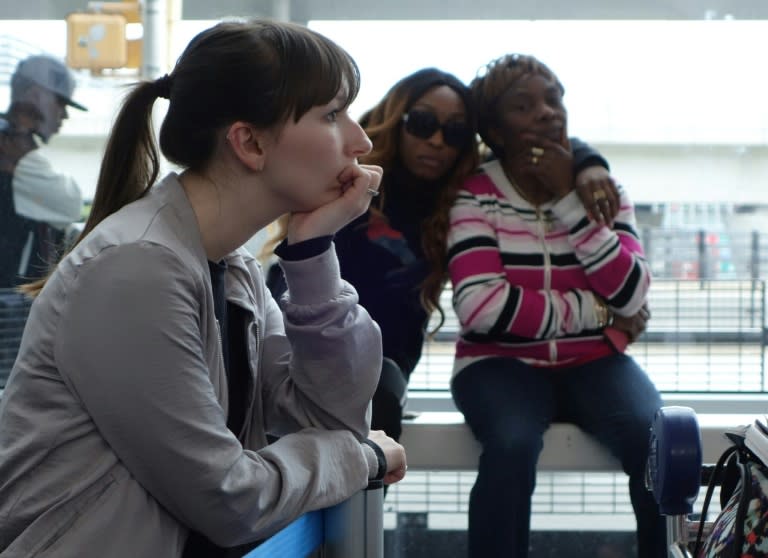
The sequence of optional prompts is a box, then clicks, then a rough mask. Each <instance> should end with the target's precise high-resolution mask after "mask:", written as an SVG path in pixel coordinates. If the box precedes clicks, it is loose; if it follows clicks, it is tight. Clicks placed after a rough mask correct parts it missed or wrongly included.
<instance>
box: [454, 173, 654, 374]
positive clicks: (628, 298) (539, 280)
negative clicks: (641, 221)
mask: <svg viewBox="0 0 768 558" xmlns="http://www.w3.org/2000/svg"><path fill="white" fill-rule="evenodd" d="M620 194H621V208H620V210H619V214H618V215H617V217H616V219H615V222H614V225H613V228H612V229H611V228H609V227H607V226H604V225H600V224H597V223H595V222H594V221H590V220H589V219H588V218H587V213H586V210H585V209H584V206H583V205H582V203H581V201H580V200H579V198H578V196H577V194H576V193H575V192H571V193H570V194H568V195H567V196H565V197H564V198H562V199H560V200H558V201H557V202H555V203H547V204H543V205H541V206H540V207H539V208H538V211H537V209H536V208H535V207H534V206H532V205H531V204H530V203H529V202H527V201H526V200H525V199H523V198H522V197H521V196H520V194H518V193H517V191H516V190H515V188H514V187H513V186H512V184H511V183H510V182H509V180H508V179H507V177H506V175H505V174H504V171H503V170H502V168H501V165H500V164H499V162H498V161H491V162H489V163H486V164H485V165H483V166H482V167H481V172H479V173H478V174H476V175H475V176H473V177H471V178H470V179H469V180H468V181H467V182H466V183H465V184H464V186H463V188H462V189H461V190H460V191H459V195H458V199H457V201H456V203H455V205H454V206H453V208H452V210H451V215H450V232H449V235H448V257H449V270H450V275H451V281H452V283H453V289H454V294H453V305H454V308H455V310H456V314H457V316H458V318H459V321H460V323H461V332H460V336H459V340H458V342H457V345H456V364H455V367H454V374H455V373H458V372H459V371H460V370H462V369H463V368H464V367H466V366H467V365H468V364H470V363H471V362H474V361H476V360H478V359H482V358H488V357H494V356H508V357H514V358H519V359H521V360H523V361H525V362H528V363H530V364H532V365H535V366H546V367H564V366H568V365H572V364H576V363H578V362H584V361H587V360H590V359H591V358H598V357H600V356H604V355H607V354H609V353H610V352H611V348H610V347H609V345H608V344H607V343H606V342H605V340H604V339H603V336H602V332H601V330H600V329H598V327H597V324H598V320H597V316H596V312H595V294H597V295H599V296H600V297H602V298H603V299H604V300H606V301H607V303H608V305H609V306H610V308H611V309H612V310H613V311H614V312H615V313H616V314H618V315H622V316H631V315H633V314H635V313H637V312H638V311H639V310H640V308H641V306H642V305H643V303H644V302H645V300H646V295H647V293H648V288H649V285H650V270H649V268H648V265H647V263H646V261H645V259H644V255H643V249H642V246H641V244H640V241H639V239H638V235H637V232H636V230H635V214H634V208H633V206H632V204H631V202H630V201H629V199H628V198H627V195H626V192H624V190H623V188H620Z"/></svg>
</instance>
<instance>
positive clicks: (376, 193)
mask: <svg viewBox="0 0 768 558" xmlns="http://www.w3.org/2000/svg"><path fill="white" fill-rule="evenodd" d="M365 191H366V192H368V194H369V195H370V196H371V197H372V198H375V197H376V196H378V195H379V191H378V190H374V189H373V188H366V189H365Z"/></svg>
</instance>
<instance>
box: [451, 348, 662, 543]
mask: <svg viewBox="0 0 768 558" xmlns="http://www.w3.org/2000/svg"><path fill="white" fill-rule="evenodd" d="M451 390H452V392H453V397H454V399H455V401H456V405H457V407H458V408H459V410H461V412H462V413H464V418H465V420H466V421H467V424H468V425H469V427H470V428H471V429H472V432H473V433H474V435H475V437H476V438H477V439H478V441H479V442H480V444H481V445H482V448H483V451H482V454H481V456H480V463H479V465H478V473H477V480H476V481H475V485H474V487H473V488H472V492H471V494H470V500H469V555H470V556H471V557H472V558H494V557H508V556H509V557H514V558H525V557H526V556H528V532H529V529H530V514H531V495H532V494H533V489H534V486H535V484H536V461H537V460H538V457H539V453H540V452H541V448H542V445H543V444H542V437H543V435H544V432H545V431H546V430H547V428H548V427H549V425H550V423H552V422H554V421H557V422H570V423H573V424H576V425H577V426H579V427H580V428H581V429H582V430H584V431H585V432H587V433H589V434H591V435H592V436H594V437H595V438H596V439H597V440H598V441H599V442H600V443H602V444H603V445H604V446H606V447H607V448H608V449H609V450H610V451H611V453H613V454H614V455H615V456H616V457H617V458H618V459H619V460H620V461H621V465H622V468H623V469H624V471H625V472H626V473H627V474H628V475H629V490H630V496H631V499H632V507H633V509H634V511H635V517H636V519H637V540H638V555H639V557H640V558H665V557H666V556H667V552H666V548H665V547H666V530H665V520H664V518H663V517H661V516H660V515H659V512H658V507H657V505H656V502H655V501H654V499H653V495H652V494H651V493H650V492H649V491H647V490H646V489H645V486H644V472H645V464H646V460H647V456H648V440H649V434H650V430H649V429H650V425H651V422H652V420H653V415H654V413H655V412H656V410H657V409H658V408H659V407H661V397H660V396H659V393H658V391H656V388H655V387H654V386H653V384H652V383H651V381H650V379H649V378H648V376H647V375H646V374H645V372H644V371H643V370H642V369H641V368H640V367H639V366H638V365H637V364H636V363H635V361H634V360H633V359H632V358H630V357H628V356H626V355H623V354H617V355H611V356H607V357H604V358H601V359H598V360H594V361H592V362H589V363H587V364H584V365H580V366H573V367H570V368H562V369H557V370H550V369H546V368H534V367H531V366H528V365H527V364H525V363H523V362H521V361H519V360H516V359H513V358H491V359H486V360H483V361H481V362H477V363H475V364H472V365H470V366H468V367H467V368H465V369H464V370H462V371H461V372H460V373H459V374H458V375H457V376H456V377H455V378H454V380H453V382H452V386H451Z"/></svg>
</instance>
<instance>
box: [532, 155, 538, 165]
mask: <svg viewBox="0 0 768 558" xmlns="http://www.w3.org/2000/svg"><path fill="white" fill-rule="evenodd" d="M531 161H532V162H533V164H534V165H538V164H539V158H538V157H537V156H536V155H534V156H533V159H531Z"/></svg>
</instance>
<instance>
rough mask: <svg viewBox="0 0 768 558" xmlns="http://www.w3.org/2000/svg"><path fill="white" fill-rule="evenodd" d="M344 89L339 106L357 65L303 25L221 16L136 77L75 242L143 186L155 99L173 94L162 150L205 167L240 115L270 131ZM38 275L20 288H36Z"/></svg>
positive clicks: (151, 157)
mask: <svg viewBox="0 0 768 558" xmlns="http://www.w3.org/2000/svg"><path fill="white" fill-rule="evenodd" d="M342 87H346V99H345V104H344V106H347V105H349V104H350V103H351V102H352V101H353V100H354V98H355V97H356V96H357V93H358V90H359V88H360V73H359V71H358V68H357V65H356V64H355V62H354V60H352V58H351V56H350V55H349V54H348V53H347V52H346V51H344V50H343V49H342V48H341V47H339V46H338V45H337V44H336V43H334V42H333V41H331V40H330V39H328V38H326V37H324V36H322V35H320V34H319V33H316V32H314V31H311V30H310V29H307V28H306V27H303V26H300V25H296V24H292V23H281V22H275V21H268V20H252V21H231V22H224V23H219V24H218V25H215V26H214V27H211V28H210V29H207V30H205V31H203V32H201V33H199V34H198V35H197V36H196V37H195V38H193V39H192V41H191V42H190V43H189V45H187V48H186V49H185V50H184V52H183V54H182V55H181V56H180V57H179V59H178V61H177V63H176V66H175V68H174V69H173V71H172V72H171V73H170V74H169V75H168V76H165V77H163V78H160V79H158V80H156V81H148V82H143V83H139V84H138V85H136V86H135V87H134V88H133V89H132V90H131V92H130V93H129V94H128V96H127V97H126V99H125V101H124V102H123V105H122V107H121V109H120V112H119V114H118V116H117V119H116V121H115V124H114V126H113V128H112V133H111V134H110V137H109V140H108V142H107V147H106V151H105V153H104V158H103V160H102V163H101V170H100V172H99V179H98V183H97V187H96V195H95V197H94V200H93V207H92V208H91V213H90V216H89V218H88V221H87V222H86V225H85V229H84V230H83V233H82V234H81V235H80V237H79V239H78V242H79V241H80V240H81V239H82V238H84V237H85V235H87V234H88V233H89V232H90V231H91V230H93V229H94V228H95V227H96V225H98V224H99V223H100V222H101V221H102V220H104V219H105V218H106V217H108V216H109V215H111V214H112V213H114V212H116V211H117V210H119V209H120V208H122V207H123V206H125V205H126V204H128V203H131V202H133V201H135V200H137V199H139V198H141V197H142V196H144V195H145V194H146V192H147V191H148V190H149V189H150V187H151V186H152V184H153V183H154V182H155V180H156V179H157V175H158V172H159V164H158V163H159V161H158V153H157V146H156V145H155V140H154V133H153V129H152V121H151V116H152V106H153V104H154V102H155V100H156V99H157V98H158V97H160V96H167V97H168V98H169V105H168V112H167V114H166V116H165V119H164V120H163V124H162V127H161V129H160V148H161V150H162V153H163V155H165V157H166V158H167V159H168V160H169V161H171V162H173V163H175V164H177V165H179V166H182V167H187V168H191V169H193V170H198V171H199V170H201V169H204V168H205V167H206V166H207V165H208V164H209V163H210V160H211V158H212V156H213V154H214V152H215V149H216V146H217V144H218V141H219V138H218V137H217V136H218V134H219V133H220V132H221V131H222V130H223V128H224V127H225V126H227V125H228V124H231V123H233V122H236V121H244V122H249V123H252V124H253V125H254V126H256V127H258V128H262V129H267V128H271V127H275V126H280V125H282V124H284V123H285V122H286V121H287V120H288V119H289V118H291V117H292V118H293V119H294V120H295V121H298V120H299V119H300V118H301V117H302V116H303V115H304V114H305V113H306V112H307V111H309V110H310V109H311V108H312V107H314V106H318V105H323V104H326V103H328V102H330V101H331V100H333V99H334V98H335V97H336V95H337V94H338V92H339V90H340V89H341V88H342ZM44 283H45V279H42V280H40V281H38V282H36V283H31V284H30V285H28V287H27V288H26V289H25V290H26V291H27V292H28V293H30V294H36V293H37V292H38V291H39V290H40V288H42V286H43V284H44Z"/></svg>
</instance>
